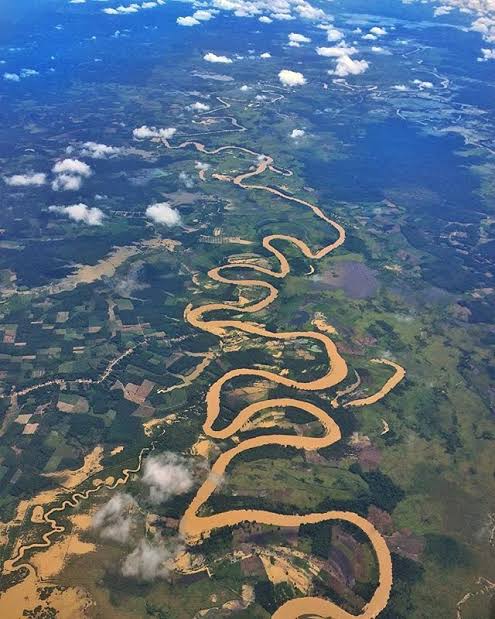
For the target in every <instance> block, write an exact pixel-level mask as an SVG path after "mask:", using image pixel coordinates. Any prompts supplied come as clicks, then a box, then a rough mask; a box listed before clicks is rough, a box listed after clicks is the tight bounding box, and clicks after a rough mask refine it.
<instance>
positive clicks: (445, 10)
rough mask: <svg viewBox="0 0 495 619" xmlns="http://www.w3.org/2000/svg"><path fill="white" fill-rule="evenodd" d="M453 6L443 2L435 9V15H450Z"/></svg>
mask: <svg viewBox="0 0 495 619" xmlns="http://www.w3.org/2000/svg"><path fill="white" fill-rule="evenodd" d="M453 8H454V7H453V6H446V5H444V4H442V5H441V6H438V7H437V8H436V9H435V10H434V11H433V16H434V17H440V16H441V15H448V14H449V13H450V12H451V11H452V10H453Z"/></svg>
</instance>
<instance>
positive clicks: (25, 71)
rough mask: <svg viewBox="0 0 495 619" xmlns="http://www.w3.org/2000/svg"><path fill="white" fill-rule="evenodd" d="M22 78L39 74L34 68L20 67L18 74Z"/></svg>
mask: <svg viewBox="0 0 495 619" xmlns="http://www.w3.org/2000/svg"><path fill="white" fill-rule="evenodd" d="M19 75H20V76H21V77H22V78H24V77H35V76H36V75H39V71H36V69H21V72H20V74H19Z"/></svg>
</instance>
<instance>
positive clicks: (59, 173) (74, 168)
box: [52, 158, 92, 191]
mask: <svg viewBox="0 0 495 619" xmlns="http://www.w3.org/2000/svg"><path fill="white" fill-rule="evenodd" d="M52 172H53V173H54V174H55V178H54V180H53V181H52V189H53V191H78V190H79V189H80V188H81V185H82V182H83V179H84V178H88V177H89V176H91V174H92V170H91V168H90V167H89V165H88V164H87V163H84V161H80V160H79V159H70V158H69V159H62V160H61V161H57V163H56V164H55V165H54V166H53V168H52Z"/></svg>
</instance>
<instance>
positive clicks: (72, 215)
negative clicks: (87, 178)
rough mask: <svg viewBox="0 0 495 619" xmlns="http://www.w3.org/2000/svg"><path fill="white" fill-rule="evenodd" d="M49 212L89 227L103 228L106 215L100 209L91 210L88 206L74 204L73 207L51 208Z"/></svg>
mask: <svg viewBox="0 0 495 619" xmlns="http://www.w3.org/2000/svg"><path fill="white" fill-rule="evenodd" d="M48 210H49V211H51V212H54V213H60V214H61V215H67V217H69V219H72V220H73V221H77V222H78V223H85V224H87V225H88V226H101V225H102V223H103V218H104V214H103V211H102V210H101V209H99V208H96V207H94V208H89V207H88V206H87V205H86V204H83V203H79V204H72V205H71V206H50V207H48Z"/></svg>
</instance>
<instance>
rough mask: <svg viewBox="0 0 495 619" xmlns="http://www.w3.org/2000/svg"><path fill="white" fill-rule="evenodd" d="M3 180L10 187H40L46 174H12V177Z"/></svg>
mask: <svg viewBox="0 0 495 619" xmlns="http://www.w3.org/2000/svg"><path fill="white" fill-rule="evenodd" d="M3 180H4V181H5V183H6V184H7V185H10V186H11V187H29V186H31V187H40V186H41V185H44V184H45V183H46V174H43V173H41V172H32V173H27V174H14V175H13V176H4V177H3Z"/></svg>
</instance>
